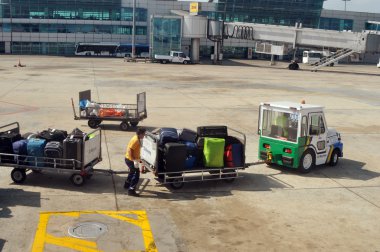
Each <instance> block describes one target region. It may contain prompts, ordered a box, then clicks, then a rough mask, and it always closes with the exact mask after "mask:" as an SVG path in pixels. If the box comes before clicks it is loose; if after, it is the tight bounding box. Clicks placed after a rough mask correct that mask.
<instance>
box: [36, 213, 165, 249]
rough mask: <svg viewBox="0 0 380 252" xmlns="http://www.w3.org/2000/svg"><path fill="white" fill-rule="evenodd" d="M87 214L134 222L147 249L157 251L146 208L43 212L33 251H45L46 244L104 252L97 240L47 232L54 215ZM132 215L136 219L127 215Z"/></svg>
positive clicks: (76, 215)
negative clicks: (136, 209)
mask: <svg viewBox="0 0 380 252" xmlns="http://www.w3.org/2000/svg"><path fill="white" fill-rule="evenodd" d="M85 214H99V215H105V216H108V217H110V218H114V219H118V220H120V221H123V222H127V223H130V224H133V225H135V226H137V227H139V228H140V229H141V232H142V237H143V240H144V247H145V251H147V252H157V251H158V250H157V247H156V244H155V242H154V238H153V233H152V230H151V227H150V224H149V220H148V215H147V214H146V212H145V211H144V210H138V211H74V212H41V213H40V222H39V224H38V227H37V231H36V235H35V238H34V243H33V247H32V252H43V251H44V248H45V245H46V244H51V245H55V246H58V247H65V248H69V249H72V250H76V251H82V252H102V251H101V250H98V248H97V244H96V242H93V241H87V240H84V239H78V238H74V237H56V236H53V235H51V234H49V233H47V227H48V223H49V219H50V217H52V216H68V217H73V218H78V217H79V216H81V215H85ZM125 215H132V216H135V217H137V218H136V219H134V218H131V217H127V216H125Z"/></svg>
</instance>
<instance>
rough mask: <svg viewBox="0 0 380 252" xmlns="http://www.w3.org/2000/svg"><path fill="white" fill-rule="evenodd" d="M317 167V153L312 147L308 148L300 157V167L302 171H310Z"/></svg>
mask: <svg viewBox="0 0 380 252" xmlns="http://www.w3.org/2000/svg"><path fill="white" fill-rule="evenodd" d="M314 167H315V154H314V151H312V150H311V149H307V150H306V151H305V152H304V153H303V154H302V157H301V159H300V164H299V167H298V169H299V170H300V172H302V173H308V172H310V171H311V170H312V169H313V168H314Z"/></svg>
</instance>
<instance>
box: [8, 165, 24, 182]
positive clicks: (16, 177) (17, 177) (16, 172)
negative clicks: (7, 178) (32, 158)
mask: <svg viewBox="0 0 380 252" xmlns="http://www.w3.org/2000/svg"><path fill="white" fill-rule="evenodd" d="M11 178H12V180H13V182H15V183H17V184H21V183H23V182H24V181H25V179H26V172H25V169H19V168H14V169H13V170H12V172H11Z"/></svg>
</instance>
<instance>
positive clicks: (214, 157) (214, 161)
mask: <svg viewBox="0 0 380 252" xmlns="http://www.w3.org/2000/svg"><path fill="white" fill-rule="evenodd" d="M225 142H226V140H225V139H223V138H210V137H205V138H204V147H203V156H204V161H205V162H204V164H205V167H215V168H219V167H223V166H224V160H223V158H224V145H225Z"/></svg>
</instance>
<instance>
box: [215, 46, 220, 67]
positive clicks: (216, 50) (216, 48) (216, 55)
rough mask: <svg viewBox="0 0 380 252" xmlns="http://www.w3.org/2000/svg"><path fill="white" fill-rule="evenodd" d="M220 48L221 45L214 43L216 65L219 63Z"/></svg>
mask: <svg viewBox="0 0 380 252" xmlns="http://www.w3.org/2000/svg"><path fill="white" fill-rule="evenodd" d="M218 47H219V43H218V42H214V64H217V63H218V56H219V55H218V53H219V50H218Z"/></svg>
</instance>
